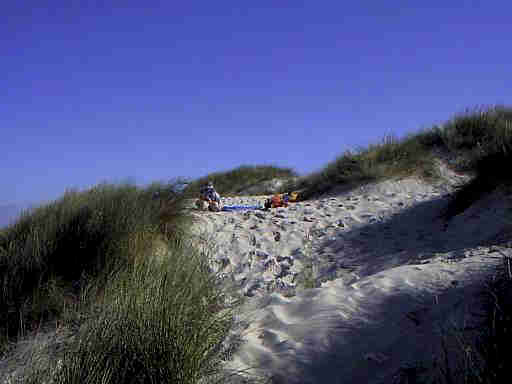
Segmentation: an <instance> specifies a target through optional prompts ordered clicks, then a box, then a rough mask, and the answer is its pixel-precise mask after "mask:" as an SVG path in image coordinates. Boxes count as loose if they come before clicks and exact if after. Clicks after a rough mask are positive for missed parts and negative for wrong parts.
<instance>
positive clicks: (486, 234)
mask: <svg viewBox="0 0 512 384" xmlns="http://www.w3.org/2000/svg"><path fill="white" fill-rule="evenodd" d="M439 167H440V171H441V174H442V176H443V178H442V180H441V181H440V182H438V183H436V184H430V183H428V182H426V181H423V180H420V179H418V178H415V177H411V178H406V179H402V180H386V181H383V182H379V183H373V184H369V185H366V186H362V187H359V188H357V189H355V190H352V191H345V192H341V193H336V192H334V193H331V194H329V195H324V196H321V197H319V198H316V199H313V200H311V201H305V202H299V203H295V204H292V205H290V207H288V208H277V209H272V210H271V211H246V212H219V213H209V212H208V213H198V214H197V213H194V215H196V218H197V223H196V225H195V226H194V234H195V235H196V236H198V237H199V238H201V239H203V240H205V241H210V242H211V243H215V245H216V249H215V252H214V253H213V255H214V258H213V259H212V266H213V268H214V269H215V270H217V271H219V272H221V273H222V274H223V276H224V277H225V279H226V280H227V281H229V282H230V283H231V284H235V286H236V287H237V288H238V289H239V290H240V292H242V293H243V294H244V295H245V296H247V297H248V298H249V299H248V301H247V303H246V304H245V305H244V307H243V308H242V311H241V313H240V320H241V321H242V322H243V324H245V328H246V329H245V330H244V337H245V341H246V343H245V344H243V346H242V347H241V349H240V351H239V352H238V353H237V354H235V356H234V358H233V361H231V362H230V363H229V366H230V367H232V368H238V369H246V368H248V367H252V366H258V367H259V369H255V370H254V372H258V373H260V374H265V375H269V376H272V377H273V378H274V381H275V382H282V383H293V382H297V383H318V382H324V381H329V382H340V383H345V382H346V383H356V382H361V383H370V382H375V383H378V382H386V380H390V378H391V377H392V375H396V374H397V372H399V370H400V367H402V366H404V364H407V363H409V362H410V360H411V359H420V358H425V359H426V358H428V357H430V356H431V354H432V353H433V351H434V350H435V348H436V345H435V342H433V341H432V340H433V339H434V338H433V337H432V334H433V332H434V328H435V326H434V324H438V323H439V324H441V323H443V322H445V321H446V320H447V318H448V317H450V316H455V314H456V313H458V312H457V311H460V310H461V306H460V305H461V304H460V303H461V302H464V305H468V303H469V302H470V301H471V300H473V299H470V298H469V297H470V295H469V292H476V290H477V287H478V282H480V281H482V279H483V278H484V277H485V276H487V275H488V274H489V273H491V271H492V270H493V268H495V267H496V265H497V264H498V263H500V262H501V259H502V257H503V256H502V255H503V254H504V253H506V252H509V249H508V248H507V247H502V248H500V249H499V252H497V251H496V248H490V247H489V246H487V245H485V244H486V242H487V241H488V240H489V239H491V238H492V237H493V236H496V235H497V234H498V233H500V232H503V230H504V229H506V228H509V227H507V226H509V225H510V224H508V222H507V221H506V215H507V212H506V210H507V209H509V208H510V207H511V206H512V204H511V202H510V199H509V198H508V197H506V196H503V195H502V192H500V191H495V192H494V193H493V194H491V195H490V196H487V197H485V198H484V199H482V200H481V201H479V202H477V203H476V204H475V205H474V206H473V207H471V208H470V209H468V210H467V211H465V212H464V213H462V214H461V215H458V216H456V217H454V218H453V219H452V220H450V221H449V222H448V223H445V222H444V221H443V220H442V219H440V218H439V215H440V213H441V212H442V210H443V208H444V207H445V206H446V204H447V203H448V198H449V196H450V195H451V194H452V193H453V192H454V191H455V189H456V188H457V187H458V186H460V185H461V184H462V183H464V182H467V181H468V180H469V176H464V175H459V174H456V173H454V172H452V171H450V170H449V169H448V168H446V167H445V166H444V164H443V163H439ZM266 197H267V196H256V197H238V198H224V199H223V201H222V202H223V204H229V205H232V204H248V205H252V204H262V203H263V201H264V199H265V198H266ZM308 238H309V239H310V240H309V241H308V240H307V239H308ZM493 249H494V250H493ZM308 279H309V280H308ZM306 281H309V282H310V283H311V281H313V283H314V285H315V286H317V288H315V289H304V284H305V282H306ZM468 295H469V296H468ZM463 299H464V300H463ZM461 300H462V301H461ZM459 316H460V313H459ZM404 335H406V337H404ZM413 340H414V341H413ZM418 345H421V348H420V347H418ZM339 361H343V364H340V363H339ZM336 362H338V363H336ZM372 367H378V369H377V370H373V369H372ZM388 382H389V381H388Z"/></svg>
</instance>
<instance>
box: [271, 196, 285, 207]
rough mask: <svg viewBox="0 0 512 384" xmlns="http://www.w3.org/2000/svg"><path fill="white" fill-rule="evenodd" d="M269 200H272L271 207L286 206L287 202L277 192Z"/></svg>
mask: <svg viewBox="0 0 512 384" xmlns="http://www.w3.org/2000/svg"><path fill="white" fill-rule="evenodd" d="M270 200H271V202H272V208H277V207H287V206H288V202H287V201H285V200H283V197H282V196H281V195H279V194H278V195H274V196H272V197H271V199H270Z"/></svg>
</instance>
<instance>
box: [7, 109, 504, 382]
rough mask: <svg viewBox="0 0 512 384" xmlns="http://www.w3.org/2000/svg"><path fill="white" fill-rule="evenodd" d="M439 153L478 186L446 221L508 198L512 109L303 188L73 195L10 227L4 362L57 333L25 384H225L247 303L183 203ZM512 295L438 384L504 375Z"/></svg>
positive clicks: (404, 167) (238, 177) (412, 167)
mask: <svg viewBox="0 0 512 384" xmlns="http://www.w3.org/2000/svg"><path fill="white" fill-rule="evenodd" d="M441 155H442V156H444V157H445V158H446V161H448V164H449V166H450V167H452V168H453V169H454V170H456V171H458V172H466V173H470V174H473V175H474V178H473V179H472V181H471V182H470V183H468V184H467V185H466V186H464V187H463V188H461V189H460V190H458V191H457V193H456V194H455V195H454V196H453V199H452V202H451V204H450V206H449V208H448V209H447V210H446V212H445V216H446V217H447V218H448V217H451V216H453V215H456V214H458V213H460V212H462V211H463V210H464V209H466V208H467V207H468V206H470V205H471V204H472V203H473V202H474V201H476V200H478V199H479V198H481V196H482V195H483V194H485V193H488V192H490V191H492V190H493V189H495V188H497V187H503V188H508V189H509V190H510V189H511V186H512V172H511V167H510V164H512V108H508V107H503V106H498V107H491V108H486V109H476V110H471V111H467V112H465V113H462V114H460V115H457V116H455V117H454V118H453V119H452V120H450V121H448V122H446V123H445V124H444V125H443V126H442V127H438V126H435V127H432V128H430V129H425V130H422V131H420V132H418V133H415V134H410V135H408V136H407V137H405V138H400V139H398V138H395V137H393V136H386V137H385V138H384V139H383V140H382V141H381V142H380V143H376V144H372V145H369V146H368V147H367V148H361V149H358V150H355V151H347V152H345V153H343V154H342V155H340V156H339V157H338V158H337V159H336V160H335V161H333V162H331V163H329V164H327V165H326V166H325V167H324V168H323V169H322V170H320V171H318V172H315V173H312V174H309V175H306V176H301V177H298V176H297V173H296V172H295V171H293V170H292V169H288V168H280V167H277V166H241V167H239V168H236V169H234V170H231V171H228V172H218V173H213V174H210V175H208V176H205V177H203V178H200V179H198V180H194V181H192V182H191V183H189V184H188V185H187V186H186V188H185V189H184V190H183V192H180V193H179V192H176V188H175V187H176V186H175V185H172V184H162V183H155V184H152V185H150V186H148V187H144V188H141V187H137V186H135V185H132V184H129V183H125V184H117V185H113V184H100V185H98V186H96V187H93V188H91V189H89V190H86V191H74V190H70V191H68V192H66V193H65V194H64V195H63V196H62V197H61V198H60V199H58V200H56V201H54V202H51V203H49V204H46V205H43V206H40V207H37V208H34V209H31V210H29V211H26V212H24V213H23V214H22V215H21V217H20V218H19V219H18V220H17V221H16V222H15V223H13V224H11V225H9V226H8V227H5V228H3V229H1V230H0V271H1V273H0V284H1V291H0V353H2V354H3V356H4V357H6V356H8V355H9V353H11V352H12V350H13V349H14V348H15V346H16V342H17V341H20V340H26V339H27V338H30V337H35V335H37V334H39V333H42V332H44V331H45V330H48V329H51V330H55V329H60V330H62V334H63V335H67V336H66V337H62V340H61V341H60V342H59V345H60V349H59V352H55V353H57V356H58V357H59V358H55V359H46V360H45V359H42V358H40V357H37V358H33V359H32V360H31V363H30V365H29V366H28V367H26V368H25V372H24V373H23V374H24V378H25V382H29V383H30V382H33V383H42V382H50V381H52V380H53V381H52V382H55V383H83V382H87V383H100V382H101V383H150V382H151V383H164V382H168V383H177V382H179V383H199V382H226V381H223V380H227V379H226V378H225V376H223V375H225V374H226V373H225V372H223V371H222V362H223V361H224V360H225V359H226V358H228V357H229V356H230V354H232V353H233V351H234V350H235V348H236V342H235V341H233V340H234V339H233V338H232V334H231V331H232V329H233V327H234V318H235V317H234V313H235V312H236V310H237V308H238V307H239V305H240V303H241V302H242V299H241V298H240V297H239V296H238V295H237V294H236V293H235V292H231V291H228V290H227V289H226V288H225V287H224V286H223V285H222V284H221V283H220V282H219V280H218V279H217V276H216V275H215V274H214V273H213V272H212V270H211V269H210V268H209V266H208V262H207V257H206V256H207V255H208V252H209V250H208V249H198V247H197V246H194V245H193V241H192V240H191V238H190V236H189V230H188V229H189V228H190V226H191V225H192V221H191V218H190V216H189V215H188V214H187V211H186V210H185V209H184V203H185V201H186V200H187V199H188V198H190V197H192V196H194V195H195V194H196V193H197V190H198V188H199V186H200V185H201V184H202V183H204V182H205V181H206V180H208V181H212V182H213V183H214V185H215V187H216V189H217V190H218V192H219V193H220V194H221V195H236V194H237V193H239V192H240V191H242V190H243V189H245V188H247V187H249V186H252V185H255V184H258V183H261V182H262V181H265V180H271V179H274V178H284V179H290V181H289V182H288V183H287V184H286V185H285V186H284V187H283V190H282V192H287V191H291V190H299V191H300V196H301V198H302V199H309V198H312V197H314V196H318V195H320V194H322V193H325V192H329V191H332V190H335V189H336V188H343V187H346V188H355V187H356V186H359V185H361V184H364V183H369V182H373V181H378V180H383V179H387V178H395V177H396V178H400V177H406V176H411V175H417V176H419V177H422V178H426V179H435V178H436V177H437V174H436V171H435V170H436V167H435V166H434V161H435V158H436V157H438V156H441ZM511 216H512V215H511ZM511 220H512V217H511ZM511 237H512V234H511ZM506 268H510V266H509V265H506ZM511 287H512V277H511V274H510V270H507V269H504V271H502V273H500V274H499V276H498V277H497V278H496V279H495V280H494V281H492V282H490V283H489V287H487V292H489V295H488V296H487V297H488V318H487V319H486V321H487V324H488V326H487V327H486V328H485V329H484V330H483V331H482V334H481V337H480V338H479V339H478V345H476V346H474V347H473V348H472V349H471V351H472V352H471V353H466V354H463V356H462V359H463V361H464V362H465V363H464V364H466V365H465V367H466V368H467V367H468V366H469V368H470V369H465V370H463V371H464V374H457V373H455V372H451V371H447V370H446V369H445V370H444V371H443V370H442V369H441V372H442V375H440V376H439V382H443V383H444V382H446V383H452V382H453V383H459V382H465V383H491V382H493V383H494V382H500V381H501V380H503V379H504V378H505V377H506V376H505V375H506V374H507V372H506V365H505V362H506V356H507V353H506V349H505V348H506V347H507V345H508V344H509V341H511V340H512V337H511V332H510V329H511V325H512V308H511V306H510V289H511ZM43 353H45V354H48V353H50V352H49V351H42V352H41V354H43ZM52 353H53V352H52ZM449 357H450V356H448V357H447V359H449ZM464 359H465V360H464ZM468 360H470V361H469V362H468ZM468 364H470V365H468Z"/></svg>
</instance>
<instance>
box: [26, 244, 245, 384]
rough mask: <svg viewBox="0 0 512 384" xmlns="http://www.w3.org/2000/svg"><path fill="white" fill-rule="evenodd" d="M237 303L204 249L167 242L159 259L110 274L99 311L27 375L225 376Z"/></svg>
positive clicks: (153, 379)
mask: <svg viewBox="0 0 512 384" xmlns="http://www.w3.org/2000/svg"><path fill="white" fill-rule="evenodd" d="M234 303H236V301H235V302H234ZM234 303H231V304H227V303H226V296H225V292H224V291H223V290H222V289H221V288H220V285H219V281H218V280H217V278H216V276H215V275H213V274H212V273H210V271H209V269H208V265H207V260H206V258H205V257H204V255H202V254H201V253H200V252H199V251H197V250H194V249H192V248H191V247H190V246H188V245H187V244H186V243H182V244H180V245H176V244H175V245H173V246H169V247H168V248H167V251H166V253H165V254H163V255H162V258H158V259H156V258H139V259H137V261H136V262H135V263H134V264H132V265H130V267H129V268H126V269H124V270H122V271H121V272H119V273H117V274H116V276H115V278H112V279H110V280H109V282H108V284H107V285H106V286H105V287H104V291H103V294H102V298H101V302H100V303H98V306H97V308H98V311H97V314H96V315H94V316H92V317H91V319H90V320H89V321H88V322H87V323H85V324H84V325H83V326H82V328H81V330H80V332H79V333H78V334H77V336H76V337H75V339H74V340H73V341H71V342H69V343H68V344H67V346H66V349H65V351H64V353H62V354H61V355H60V356H59V358H55V359H53V360H52V361H51V362H50V363H49V364H48V363H47V364H46V365H35V366H33V368H32V369H31V371H30V373H29V374H28V375H27V377H26V379H25V382H27V383H40V382H45V381H46V382H48V381H49V380H50V379H51V380H53V382H54V383H62V384H64V383H65V384H71V383H77V384H79V383H184V384H186V383H198V382H200V380H206V379H210V381H211V382H212V380H214V379H219V378H220V377H223V375H224V376H225V373H224V372H223V371H222V365H221V364H222V362H223V361H225V360H226V359H227V358H229V355H230V348H231V346H230V344H229V343H226V341H227V338H228V336H229V332H230V329H231V327H232V325H233V322H234V320H233V319H234V317H233V313H234V307H235V304H234ZM203 382H204V381H203Z"/></svg>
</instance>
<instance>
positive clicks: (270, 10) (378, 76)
mask: <svg viewBox="0 0 512 384" xmlns="http://www.w3.org/2000/svg"><path fill="white" fill-rule="evenodd" d="M44 3H46V4H48V6H43V4H44ZM6 4H7V5H6ZM6 4H3V5H2V10H1V12H0V44H1V47H2V59H1V60H0V73H1V74H2V76H0V133H1V134H0V137H1V139H0V163H1V167H0V172H1V178H2V188H0V204H7V203H14V204H21V203H25V202H34V201H48V200H52V199H56V198H58V197H60V196H61V195H62V193H63V192H64V191H65V190H66V189H67V188H85V187H88V186H92V185H95V184H97V183H99V182H102V181H111V182H116V181H121V180H125V179H131V180H134V181H136V182H137V183H138V184H147V183H149V182H152V181H161V180H169V179H172V178H174V177H177V176H186V177H191V178H195V177H200V176H204V175H206V174H208V173H210V172H216V171H224V170H229V169H232V168H234V167H237V166H239V165H242V164H253V165H256V164H274V165H278V166H284V167H292V168H294V169H295V170H296V171H297V172H299V173H300V174H306V173H309V172H311V171H315V170H318V169H320V168H321V167H322V166H324V165H325V164H327V162H329V161H331V160H333V159H335V158H336V157H337V156H338V155H340V154H341V153H342V152H343V151H344V150H346V149H349V148H355V147H357V146H364V145H366V144H368V143H369V142H376V141H378V140H379V139H380V138H382V137H383V136H384V135H385V134H388V133H394V134H396V135H398V136H402V135H403V134H405V133H407V132H413V131H417V130H419V129H421V128H424V127H430V126H432V125H433V124H439V123H442V122H444V121H446V120H447V119H449V118H451V117H453V115H454V114H455V113H459V112H462V111H463V110H464V109H465V108H468V107H469V108H471V107H475V106H478V105H494V104H506V105H510V104H511V101H512V94H511V91H510V90H511V89H512V80H511V79H512V75H511V72H510V68H512V50H510V46H511V43H512V42H511V36H512V20H511V16H510V15H511V14H512V2H510V1H486V2H484V1H428V2H427V1H421V2H420V1H392V0H391V1H375V0H372V1H352V2H343V1H339V0H338V1H321V0H316V1H297V0H295V1H275V0H272V1H266V0H260V1H257V2H256V1H194V0H191V1H161V2H156V1H150V0H146V1H111V2H100V1H95V2H93V1H69V0H66V1H48V2H44V1H9V2H6ZM107 4H108V5H107Z"/></svg>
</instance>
